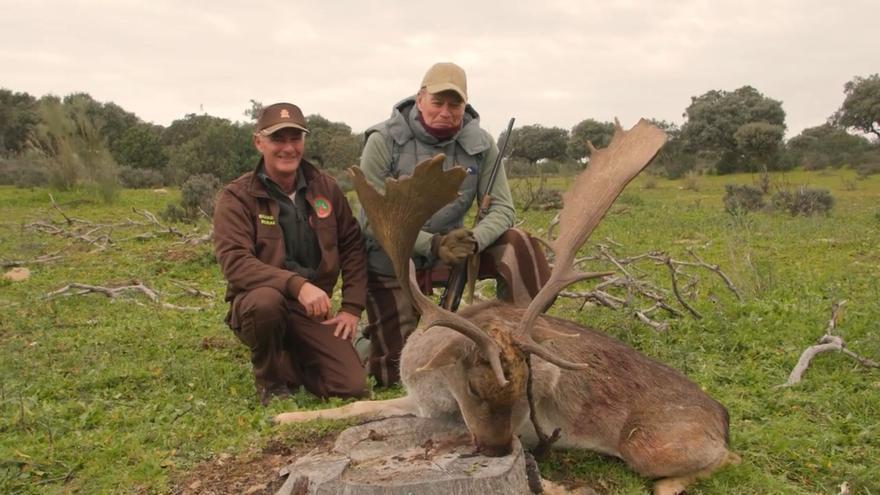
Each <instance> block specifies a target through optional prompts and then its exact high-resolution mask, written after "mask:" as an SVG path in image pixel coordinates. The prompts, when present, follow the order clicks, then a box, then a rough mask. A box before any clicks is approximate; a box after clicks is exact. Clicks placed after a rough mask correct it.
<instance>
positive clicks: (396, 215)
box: [350, 154, 507, 386]
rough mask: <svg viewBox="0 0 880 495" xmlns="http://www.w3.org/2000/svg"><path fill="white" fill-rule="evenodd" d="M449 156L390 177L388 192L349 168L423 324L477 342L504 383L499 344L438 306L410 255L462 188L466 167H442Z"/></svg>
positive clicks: (364, 205)
mask: <svg viewBox="0 0 880 495" xmlns="http://www.w3.org/2000/svg"><path fill="white" fill-rule="evenodd" d="M445 159H446V156H445V155H442V154H439V155H437V156H435V157H434V158H432V159H430V160H425V161H423V162H422V163H419V164H418V165H417V166H416V168H415V170H414V171H413V174H412V175H411V176H408V177H401V178H400V179H397V180H395V179H386V180H385V194H384V195H382V194H380V193H379V192H378V191H376V189H374V188H373V186H371V185H370V184H369V183H368V182H367V180H366V178H365V177H364V173H363V171H362V170H360V169H359V168H357V167H353V168H351V169H350V173H351V176H352V179H353V180H352V182H353V183H354V188H355V191H357V195H358V198H359V199H360V202H361V205H362V206H363V208H364V212H365V213H366V215H367V218H368V219H369V221H370V228H371V229H372V231H373V235H374V236H375V237H376V240H377V241H378V242H379V245H381V246H382V249H384V250H385V253H386V254H387V255H388V257H389V258H391V264H392V265H393V266H394V273H395V274H396V275H397V279H398V281H400V285H401V288H402V289H403V292H404V294H405V295H406V297H407V298H408V299H409V300H410V301H412V303H413V305H414V306H415V307H416V309H417V310H418V312H419V313H420V314H421V325H422V326H424V327H425V328H430V327H432V326H445V327H448V328H451V329H453V330H456V331H458V332H461V333H462V334H464V335H465V336H467V337H469V338H470V339H471V340H473V341H474V342H476V343H477V346H478V347H479V348H480V350H481V351H482V352H483V355H484V356H485V357H486V358H487V359H488V360H489V364H490V365H491V366H492V370H493V372H494V373H495V377H496V378H497V380H498V383H500V384H501V385H502V386H503V385H505V384H506V383H507V379H506V378H505V377H504V370H503V368H502V366H501V359H500V354H501V350H500V349H499V347H498V344H496V343H495V341H494V340H493V339H492V338H491V337H490V336H489V335H488V334H487V333H486V332H484V331H483V330H481V329H480V328H479V327H477V326H476V325H474V324H473V323H471V322H470V321H468V320H466V319H465V318H462V317H461V316H459V315H458V314H456V313H453V312H451V311H447V310H445V309H443V308H441V307H439V306H436V305H435V304H434V303H433V302H432V301H431V300H430V299H428V298H427V297H425V296H424V295H423V294H422V293H421V291H420V290H419V288H418V285H417V284H416V282H415V280H414V278H413V277H411V276H410V274H411V273H412V268H411V261H410V257H411V256H412V250H413V246H414V245H415V241H416V238H417V237H418V234H419V231H420V230H421V228H422V226H423V225H424V224H425V222H427V221H428V219H429V218H431V215H433V214H434V213H435V212H436V211H437V210H439V209H440V208H442V207H443V206H445V205H447V204H449V203H450V202H451V201H453V200H454V199H455V198H456V197H457V196H458V188H459V186H461V183H462V182H463V181H464V178H465V176H466V175H467V172H465V170H464V169H463V168H461V167H453V168H451V169H449V170H443V162H444V160H445Z"/></svg>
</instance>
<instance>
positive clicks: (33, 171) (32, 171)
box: [0, 158, 49, 188]
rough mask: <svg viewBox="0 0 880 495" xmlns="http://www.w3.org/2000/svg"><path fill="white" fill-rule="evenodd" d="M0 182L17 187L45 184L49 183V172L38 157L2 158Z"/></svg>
mask: <svg viewBox="0 0 880 495" xmlns="http://www.w3.org/2000/svg"><path fill="white" fill-rule="evenodd" d="M0 184H2V185H9V186H15V187H18V188H30V187H40V186H46V185H48V184H49V173H48V172H47V171H46V167H45V165H43V163H42V162H41V161H40V160H39V159H28V160H25V159H19V158H10V159H2V160H0Z"/></svg>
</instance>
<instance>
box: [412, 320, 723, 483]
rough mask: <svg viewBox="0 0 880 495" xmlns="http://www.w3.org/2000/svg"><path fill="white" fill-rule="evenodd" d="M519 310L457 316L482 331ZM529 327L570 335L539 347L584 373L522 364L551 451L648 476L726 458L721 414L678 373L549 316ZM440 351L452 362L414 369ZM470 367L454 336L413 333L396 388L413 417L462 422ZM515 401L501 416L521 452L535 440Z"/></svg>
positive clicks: (535, 362) (472, 350) (466, 350)
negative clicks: (621, 464)
mask: <svg viewBox="0 0 880 495" xmlns="http://www.w3.org/2000/svg"><path fill="white" fill-rule="evenodd" d="M523 311H524V308H518V307H515V306H512V305H509V304H503V303H499V302H490V303H484V304H480V305H475V306H470V307H468V308H465V309H463V310H462V311H461V314H462V316H464V317H466V318H468V319H470V320H471V321H472V322H474V323H475V324H477V326H480V327H481V328H483V327H487V326H491V325H493V324H497V323H498V322H499V321H501V322H503V321H508V322H510V321H519V318H521V317H522V314H523ZM536 325H538V326H546V327H547V328H549V329H551V330H554V331H557V332H558V331H560V330H562V331H565V332H568V333H570V334H576V335H577V336H576V337H558V338H556V339H551V340H546V341H544V342H542V345H544V346H545V347H547V348H548V349H550V350H551V351H552V352H554V353H556V354H558V355H560V356H561V357H562V358H564V359H567V360H570V361H574V362H581V363H587V364H588V365H589V367H588V368H587V369H584V370H565V369H561V368H559V367H557V366H555V365H553V364H550V363H548V362H546V361H544V360H543V359H540V358H537V357H534V356H533V357H532V370H533V373H534V374H533V377H532V379H533V381H534V383H533V389H534V391H535V400H534V402H535V408H536V411H535V412H536V414H537V418H538V421H539V423H540V424H542V425H545V426H546V427H550V428H554V427H559V428H561V430H562V436H561V437H560V440H559V441H558V442H557V443H556V444H555V446H556V447H561V448H574V449H589V450H593V451H597V452H601V453H604V454H607V455H613V456H616V457H620V458H621V459H623V460H624V461H626V462H627V464H629V465H630V467H632V468H633V469H634V470H635V471H636V472H638V473H639V474H642V475H643V476H646V477H650V478H664V477H670V476H680V475H683V474H687V473H692V472H697V471H700V470H702V469H705V468H707V467H710V466H714V465H716V464H719V463H720V462H722V461H724V460H725V459H726V458H727V454H728V450H727V438H728V416H727V411H726V410H725V409H724V407H723V406H722V405H721V404H719V403H718V402H716V401H715V400H713V399H712V398H710V397H709V396H708V395H706V393H705V392H703V391H702V390H701V389H700V387H699V386H698V385H696V384H695V383H694V382H692V381H691V380H689V379H688V378H687V377H686V376H685V375H683V374H682V373H680V372H678V371H676V370H674V369H672V368H670V367H668V366H666V365H664V364H662V363H659V362H657V361H655V360H653V359H650V358H648V357H647V356H644V355H643V354H641V353H639V352H638V351H636V350H634V349H633V348H631V347H629V346H627V345H626V344H624V343H622V342H620V341H619V340H617V339H615V338H613V337H611V336H609V335H607V334H605V333H604V332H600V331H596V330H593V329H589V328H585V327H582V326H579V325H576V324H574V323H572V322H569V321H566V320H561V319H558V318H552V317H549V316H542V317H539V318H538V319H537V320H536ZM449 346H457V347H459V348H460V349H459V352H458V353H457V357H458V358H459V359H458V362H457V363H456V362H449V363H443V364H444V365H443V366H440V367H435V368H431V369H421V370H420V368H423V367H424V366H426V365H427V364H428V362H430V361H431V359H432V358H433V357H434V356H436V354H437V352H438V350H439V349H445V348H448V347H449ZM468 354H472V355H468ZM479 360H480V357H479V354H478V350H477V348H476V347H475V346H474V345H473V343H472V342H471V341H470V339H467V338H466V337H463V336H461V334H459V333H458V332H456V331H454V330H450V329H447V328H444V327H435V328H432V329H430V330H427V331H418V332H416V333H414V334H413V335H412V336H411V337H410V339H409V340H408V341H407V344H406V346H405V347H404V350H403V355H402V356H401V377H402V380H403V383H404V385H405V386H406V389H407V392H408V393H409V395H410V396H412V397H413V398H414V399H415V402H416V403H417V404H418V408H419V410H418V411H417V412H416V411H414V413H416V414H418V415H420V416H426V417H435V418H437V417H461V416H465V417H466V416H467V415H468V413H469V411H467V410H466V408H468V407H474V405H473V404H471V402H473V400H472V399H471V398H468V397H465V398H464V399H462V396H466V395H467V393H468V392H467V390H466V388H467V385H466V384H465V383H463V382H464V381H465V380H467V379H470V380H474V379H475V377H474V376H470V377H468V371H469V370H468V369H466V366H468V363H472V362H474V361H479ZM471 367H473V366H471ZM476 378H477V379H479V377H476ZM515 395H516V396H517V397H518V400H517V401H516V402H515V403H514V404H513V405H512V406H511V409H510V411H509V414H510V417H511V423H512V427H513V430H514V431H515V432H516V434H517V435H519V436H520V437H521V438H522V440H523V441H524V443H525V444H526V445H529V444H534V443H535V442H536V441H537V437H536V433H535V430H534V428H533V426H532V424H531V422H530V421H529V414H528V413H529V404H528V401H527V400H526V393H525V390H521V391H518V393H515ZM469 399H470V400H469ZM468 426H469V427H470V425H468ZM471 431H473V430H471Z"/></svg>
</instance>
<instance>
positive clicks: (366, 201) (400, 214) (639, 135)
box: [351, 119, 666, 455]
mask: <svg viewBox="0 0 880 495" xmlns="http://www.w3.org/2000/svg"><path fill="white" fill-rule="evenodd" d="M665 141H666V134H665V133H664V132H663V131H662V130H660V129H658V128H657V127H655V126H653V125H651V124H650V123H649V122H647V121H646V120H644V119H642V120H640V121H639V123H638V124H636V125H635V126H634V127H633V128H632V129H631V130H629V131H624V130H623V129H622V128H621V127H620V124H619V123H617V122H616V121H615V132H614V137H613V138H612V140H611V143H610V144H609V145H608V147H607V148H604V149H601V150H597V149H595V148H594V147H593V146H592V144H589V147H590V150H591V159H590V164H589V167H588V168H587V169H586V170H585V171H584V172H582V173H581V174H580V175H579V176H578V177H577V178H576V179H575V181H574V183H573V184H572V186H571V187H570V188H569V190H568V191H567V192H566V193H565V195H564V196H563V199H564V207H563V210H562V212H561V213H560V233H559V236H558V237H557V238H556V240H555V241H553V243H552V248H553V250H554V252H555V253H556V264H555V266H554V267H553V271H552V273H551V276H550V280H549V281H548V283H547V284H546V285H545V287H544V288H543V289H542V290H541V291H540V292H539V293H538V294H537V296H536V297H535V299H534V300H533V301H532V302H531V304H530V305H529V307H528V309H527V310H526V312H525V315H524V316H523V317H522V318H521V320H520V321H513V322H511V321H510V320H508V319H505V318H501V317H499V318H495V319H492V318H490V319H488V320H486V319H485V318H481V320H482V321H490V322H491V323H490V324H488V325H485V324H484V326H483V328H481V327H479V326H477V325H475V324H474V323H473V322H472V321H470V320H469V319H467V318H465V317H463V316H462V315H460V314H456V313H452V312H450V311H447V310H445V309H443V308H441V307H439V306H438V305H436V304H434V303H433V302H432V301H431V300H430V299H428V298H427V297H425V296H424V295H423V294H422V293H421V292H420V291H419V289H418V286H417V284H416V281H415V279H414V276H413V270H412V268H411V262H410V257H411V256H412V249H413V245H414V244H415V240H416V237H417V235H418V232H419V230H420V229H421V227H422V225H424V223H425V222H426V221H427V220H428V219H429V218H430V217H431V215H433V214H434V213H435V212H436V211H437V210H438V209H440V208H441V207H443V206H444V205H446V204H448V203H449V202H451V201H452V200H454V199H455V198H456V197H457V195H458V188H459V186H460V185H461V183H462V181H463V180H464V178H465V175H466V172H465V171H464V170H463V169H462V168H460V167H453V168H451V169H449V170H443V162H444V159H445V157H444V156H443V155H438V156H435V157H434V158H432V159H430V160H426V161H424V162H422V163H420V164H419V165H418V166H417V167H416V168H415V170H414V172H413V175H411V176H409V177H402V178H400V179H397V180H395V179H386V181H385V194H384V195H382V194H380V193H379V192H377V191H376V190H375V189H374V188H373V187H372V186H370V185H369V184H368V183H367V181H366V179H365V177H364V175H363V172H362V171H361V170H360V169H358V168H352V169H351V174H352V177H353V183H354V187H355V190H356V191H357V194H358V197H359V199H360V202H361V204H362V206H363V208H364V211H365V213H366V215H367V217H368V218H369V221H370V224H371V226H372V229H373V234H374V235H375V237H376V239H377V240H378V242H379V243H380V245H381V246H382V248H383V249H384V250H385V252H386V253H387V254H388V256H389V258H391V262H392V264H393V266H394V271H395V274H396V275H397V278H398V280H399V281H400V283H401V286H402V288H403V291H404V293H405V294H406V296H407V297H408V298H409V300H410V301H412V303H413V306H415V307H416V309H417V310H418V311H419V313H420V314H421V321H420V326H421V327H422V328H423V329H424V330H428V329H430V328H432V327H437V326H442V327H447V328H450V329H453V330H455V331H458V332H459V333H461V334H462V335H464V336H465V337H467V338H468V339H470V340H471V341H472V342H473V345H469V346H463V345H459V344H457V343H450V344H449V345H448V346H446V347H445V348H443V349H439V350H437V352H436V354H435V355H434V357H433V358H432V359H431V360H430V362H429V363H428V364H427V365H426V366H425V367H424V368H426V369H430V368H438V367H442V366H447V365H450V364H455V365H456V366H459V368H460V369H461V373H463V376H461V377H459V379H457V383H456V384H453V385H455V386H454V387H451V389H452V390H453V393H454V394H455V396H456V400H457V401H458V403H459V407H460V408H461V412H462V416H463V417H464V419H465V422H466V423H467V425H468V429H469V430H470V431H471V433H472V434H473V436H474V438H475V440H476V442H477V444H478V445H479V446H481V447H482V448H483V450H484V451H485V452H486V453H487V454H490V455H503V454H506V453H507V452H509V450H510V445H511V441H512V438H513V429H512V426H511V417H512V411H513V408H514V407H515V405H516V404H517V403H518V402H519V403H521V402H522V401H523V400H524V398H525V388H526V382H527V376H528V367H527V365H526V358H527V356H528V355H529V354H535V355H537V356H539V357H541V358H542V359H544V360H545V361H547V362H550V363H552V364H554V365H556V366H558V367H560V368H563V369H569V370H579V369H585V368H586V364H582V363H573V362H570V361H566V360H564V359H561V358H560V357H558V356H556V355H553V354H551V353H550V352H549V351H548V350H547V349H546V348H544V347H543V346H541V344H540V342H541V341H543V340H546V339H550V338H575V337H576V335H570V334H560V333H554V332H552V331H549V330H546V329H544V330H540V329H537V328H538V327H536V326H535V325H534V322H535V318H537V317H538V315H539V314H540V313H541V312H542V311H543V310H544V309H545V308H546V307H547V305H548V304H549V303H550V301H552V300H553V298H554V297H555V296H556V294H558V292H559V291H561V290H562V289H564V288H565V287H567V286H568V285H569V284H572V283H574V282H577V281H579V280H584V279H586V278H591V277H595V276H596V274H592V273H577V272H575V271H573V268H572V265H573V261H574V257H575V255H576V253H577V251H578V249H579V248H580V247H581V246H582V245H583V244H584V242H586V240H587V238H588V237H589V235H590V233H592V231H593V230H594V229H595V228H596V226H597V225H598V224H599V221H600V220H601V219H602V217H603V216H604V215H605V213H606V212H607V211H608V208H610V207H611V204H612V203H613V202H614V200H615V199H616V198H617V196H619V195H620V193H621V191H622V190H623V188H624V187H625V186H626V184H628V183H629V182H630V181H631V180H632V179H633V178H634V177H635V176H636V175H638V173H639V172H640V171H641V170H642V169H643V168H645V166H647V165H648V163H650V161H651V159H652V158H653V157H654V156H655V155H656V154H657V152H658V151H659V150H660V147H661V146H662V145H663V143H664V142H665ZM498 309H499V307H498V306H495V307H494V309H493V310H494V311H498ZM474 347H475V348H476V352H474V351H473V348H474Z"/></svg>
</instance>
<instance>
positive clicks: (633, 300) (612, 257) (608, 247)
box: [542, 218, 742, 331]
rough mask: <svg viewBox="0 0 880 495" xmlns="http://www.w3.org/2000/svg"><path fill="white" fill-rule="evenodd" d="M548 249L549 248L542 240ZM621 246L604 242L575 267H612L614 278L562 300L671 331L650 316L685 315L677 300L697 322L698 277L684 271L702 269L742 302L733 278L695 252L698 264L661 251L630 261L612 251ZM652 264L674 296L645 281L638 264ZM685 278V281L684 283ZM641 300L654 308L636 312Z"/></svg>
mask: <svg viewBox="0 0 880 495" xmlns="http://www.w3.org/2000/svg"><path fill="white" fill-rule="evenodd" d="M557 223H558V218H554V219H553V221H551V224H550V226H549V227H548V235H551V234H552V232H553V227H554V226H555V225H556V224H557ZM542 242H543V243H544V245H545V246H547V245H549V244H548V243H547V242H546V241H544V240H542ZM622 247H624V246H623V245H622V244H620V243H618V242H615V241H614V240H612V239H605V240H603V242H602V243H598V244H597V245H596V248H595V249H596V252H593V253H592V254H588V255H586V256H583V257H580V258H577V259H576V260H575V262H574V264H575V265H581V264H584V263H588V262H601V263H610V264H611V265H612V266H613V267H614V270H615V271H614V274H615V276H613V277H605V278H604V279H603V281H602V282H600V283H599V284H597V285H596V286H594V287H593V289H592V290H588V291H580V292H576V291H563V292H560V294H559V296H561V297H565V298H571V299H582V300H583V302H582V304H581V308H583V307H584V306H585V305H586V304H587V303H589V302H593V303H596V304H600V305H602V306H606V307H608V308H611V309H615V310H620V309H627V310H629V311H631V312H632V314H633V316H634V317H636V318H637V319H638V320H639V321H642V322H643V323H645V324H646V325H648V326H650V327H652V328H654V329H655V330H658V331H662V330H666V329H667V328H668V324H666V323H663V322H658V321H656V320H655V319H653V318H651V316H650V315H651V314H652V313H655V312H656V311H657V310H659V309H663V310H664V311H666V312H667V313H669V314H670V315H673V316H675V317H682V316H684V312H682V311H680V310H679V309H676V308H675V307H674V306H673V305H672V304H670V303H669V302H667V299H669V298H670V297H674V298H675V300H676V301H677V303H678V305H679V306H680V307H682V308H684V310H685V311H687V312H688V313H690V314H691V315H692V316H693V317H694V318H698V319H699V318H702V315H701V314H700V313H699V312H698V311H697V310H696V309H695V308H694V307H693V306H692V305H691V304H690V303H689V302H688V300H687V299H688V296H689V297H690V298H693V292H694V291H695V287H696V285H697V281H698V279H697V277H694V276H692V275H691V274H689V273H686V272H685V271H684V270H683V268H703V269H707V270H710V271H712V272H713V273H715V274H716V275H718V276H719V277H720V278H721V279H722V280H723V281H724V284H725V285H726V286H727V288H728V289H729V290H730V291H731V292H732V293H733V294H734V295H735V296H736V298H737V299H739V300H742V296H741V295H740V293H739V291H738V290H737V289H736V287H735V286H734V285H733V282H731V280H730V278H729V277H728V276H727V275H726V274H725V273H724V272H723V271H721V269H720V268H719V267H718V265H713V264H710V263H706V262H705V261H703V260H702V259H700V257H699V256H697V255H696V254H695V253H694V252H693V250H692V249H688V252H689V254H690V255H691V256H692V257H693V258H694V259H695V260H696V262H694V261H681V260H677V259H674V258H672V257H670V256H669V255H667V254H665V253H663V252H662V251H648V252H647V253H642V254H637V255H633V256H628V257H618V256H617V255H616V254H615V253H614V251H613V249H612V248H622ZM548 259H551V260H552V259H553V256H552V253H548ZM644 262H651V263H654V264H655V265H663V266H665V267H666V268H667V270H668V272H669V274H670V280H671V284H670V285H671V294H672V296H667V294H669V293H670V291H669V290H667V289H663V288H661V287H658V286H656V285H654V284H652V283H650V282H648V281H647V280H646V278H647V275H648V273H647V272H646V271H645V270H643V269H642V268H641V267H640V266H639V264H640V263H644ZM682 278H684V281H682ZM612 290H615V291H623V292H624V293H625V297H620V296H615V295H612V294H611V293H610V292H609V291H612ZM639 300H648V301H649V304H651V306H650V307H649V308H647V309H633V308H634V307H635V306H636V304H637V302H638V301H639Z"/></svg>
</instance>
